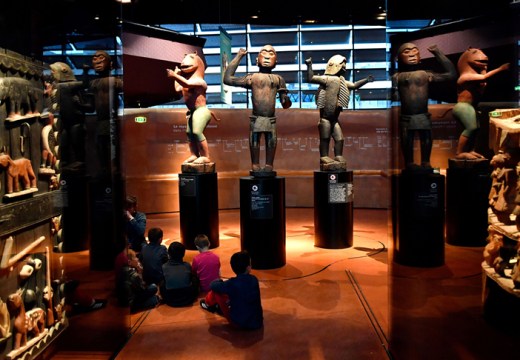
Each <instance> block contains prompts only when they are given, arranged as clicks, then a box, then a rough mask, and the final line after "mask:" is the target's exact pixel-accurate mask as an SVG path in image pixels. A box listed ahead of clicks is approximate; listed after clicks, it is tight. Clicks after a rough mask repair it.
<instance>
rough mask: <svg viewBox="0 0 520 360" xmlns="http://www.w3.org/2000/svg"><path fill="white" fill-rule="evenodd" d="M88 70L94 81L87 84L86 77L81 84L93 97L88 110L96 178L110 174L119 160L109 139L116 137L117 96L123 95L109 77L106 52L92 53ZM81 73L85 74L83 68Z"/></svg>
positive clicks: (109, 61) (117, 82) (115, 80)
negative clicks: (92, 118)
mask: <svg viewBox="0 0 520 360" xmlns="http://www.w3.org/2000/svg"><path fill="white" fill-rule="evenodd" d="M92 68H93V69H94V71H95V72H96V74H97V77H96V78H94V79H92V80H90V79H89V78H88V76H85V81H86V82H87V88H88V89H89V91H90V93H91V94H92V95H93V97H94V108H93V109H92V110H94V111H95V112H96V150H97V155H98V159H99V167H100V169H99V174H100V175H102V176H106V175H108V174H109V173H110V170H111V168H112V165H113V166H116V167H117V166H118V165H117V163H116V161H117V159H118V156H119V154H118V153H117V141H116V139H115V138H114V139H112V136H114V137H115V136H117V131H118V130H117V119H118V109H119V104H120V101H119V95H120V94H121V93H122V91H123V81H122V80H121V79H120V78H118V77H116V76H113V75H111V72H112V70H113V62H112V58H111V56H110V55H109V54H108V53H107V52H106V51H103V50H98V51H96V52H95V54H94V55H93V56H92ZM84 70H85V71H87V73H88V68H87V67H86V68H85V69H84ZM89 80H90V81H89ZM111 134H112V135H111Z"/></svg>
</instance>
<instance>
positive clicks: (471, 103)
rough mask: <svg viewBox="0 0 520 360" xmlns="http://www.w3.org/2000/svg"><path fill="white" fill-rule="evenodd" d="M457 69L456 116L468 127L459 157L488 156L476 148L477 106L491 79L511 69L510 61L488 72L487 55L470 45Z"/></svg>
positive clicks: (462, 134) (454, 109) (464, 133)
mask: <svg viewBox="0 0 520 360" xmlns="http://www.w3.org/2000/svg"><path fill="white" fill-rule="evenodd" d="M457 68H458V70H459V78H458V80H457V104H455V106H454V107H453V115H454V116H455V118H456V119H458V120H459V121H460V123H461V124H462V125H463V126H464V131H462V133H461V134H460V136H459V142H458V145H457V155H456V158H457V159H466V160H476V159H483V158H484V156H483V155H481V154H479V153H477V152H476V151H475V142H476V136H477V132H478V129H479V127H480V125H479V122H478V118H477V112H476V110H475V108H476V106H477V105H478V103H479V101H480V99H481V97H482V95H483V94H484V90H485V88H486V86H487V80H488V79H489V78H490V77H492V76H494V75H495V74H497V73H499V72H501V71H504V70H507V69H509V64H508V63H506V64H503V65H501V66H499V67H498V68H496V69H494V70H490V71H488V57H487V55H486V54H484V52H482V50H480V49H476V48H471V47H470V48H469V49H468V50H466V51H464V52H463V53H462V55H461V56H460V58H459V61H458V62H457Z"/></svg>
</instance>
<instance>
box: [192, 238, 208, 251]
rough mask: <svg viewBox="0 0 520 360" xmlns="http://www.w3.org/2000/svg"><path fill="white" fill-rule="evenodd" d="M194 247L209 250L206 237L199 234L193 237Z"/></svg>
mask: <svg viewBox="0 0 520 360" xmlns="http://www.w3.org/2000/svg"><path fill="white" fill-rule="evenodd" d="M194 243H195V246H196V247H197V248H199V249H204V248H209V245H210V242H209V239H208V237H207V236H206V235H204V234H199V235H197V236H195V241H194Z"/></svg>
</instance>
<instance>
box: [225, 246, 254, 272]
mask: <svg viewBox="0 0 520 360" xmlns="http://www.w3.org/2000/svg"><path fill="white" fill-rule="evenodd" d="M230 263H231V269H233V272H234V273H235V274H237V275H239V274H244V273H245V272H246V271H247V267H248V266H250V265H251V257H250V256H249V253H248V252H247V251H239V252H236V253H234V254H233V255H231V260H230Z"/></svg>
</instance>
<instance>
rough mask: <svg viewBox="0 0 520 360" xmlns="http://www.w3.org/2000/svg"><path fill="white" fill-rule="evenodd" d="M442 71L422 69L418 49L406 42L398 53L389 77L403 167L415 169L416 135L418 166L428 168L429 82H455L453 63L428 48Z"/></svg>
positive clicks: (430, 145)
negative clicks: (397, 110) (397, 109)
mask: <svg viewBox="0 0 520 360" xmlns="http://www.w3.org/2000/svg"><path fill="white" fill-rule="evenodd" d="M428 51H430V52H431V53H432V54H433V56H434V57H435V59H436V60H437V61H438V62H439V64H440V65H441V66H442V68H443V70H444V71H443V72H441V73H437V72H434V71H431V70H424V69H422V68H421V56H420V52H419V48H418V47H417V45H415V44H413V43H405V44H403V45H401V46H400V47H399V49H398V50H397V57H398V71H397V72H396V73H395V74H394V75H393V76H392V90H393V100H399V101H400V102H401V106H400V114H399V135H400V141H401V150H402V152H403V155H404V162H405V166H406V168H414V167H416V165H415V164H414V159H413V147H414V140H415V133H416V132H417V133H419V139H420V144H421V167H423V168H431V163H430V156H431V151H432V146H433V143H432V123H431V118H430V113H429V112H428V97H429V87H430V83H433V82H441V81H451V80H455V78H456V76H457V71H456V69H455V66H454V65H453V64H452V62H451V61H450V60H449V59H448V58H447V57H446V56H445V55H444V54H443V53H442V52H441V51H440V50H439V49H438V48H437V46H436V45H433V46H430V47H429V48H428Z"/></svg>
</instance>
